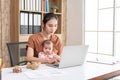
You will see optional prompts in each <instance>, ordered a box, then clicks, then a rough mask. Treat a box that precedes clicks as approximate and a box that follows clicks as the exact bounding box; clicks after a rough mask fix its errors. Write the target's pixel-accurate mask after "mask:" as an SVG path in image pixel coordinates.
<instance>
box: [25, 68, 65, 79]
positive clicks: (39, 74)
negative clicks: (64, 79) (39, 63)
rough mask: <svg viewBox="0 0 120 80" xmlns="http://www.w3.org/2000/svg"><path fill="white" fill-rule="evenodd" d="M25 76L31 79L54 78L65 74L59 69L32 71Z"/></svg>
mask: <svg viewBox="0 0 120 80" xmlns="http://www.w3.org/2000/svg"><path fill="white" fill-rule="evenodd" d="M24 74H25V75H26V76H27V77H29V78H46V77H52V76H63V75H65V72H62V71H60V70H58V69H45V70H40V69H39V70H30V71H26V72H24Z"/></svg>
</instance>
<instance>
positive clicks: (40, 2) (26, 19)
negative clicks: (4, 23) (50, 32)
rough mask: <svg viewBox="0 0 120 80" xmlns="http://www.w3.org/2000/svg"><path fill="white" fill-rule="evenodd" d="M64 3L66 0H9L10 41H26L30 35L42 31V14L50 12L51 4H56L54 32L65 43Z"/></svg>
mask: <svg viewBox="0 0 120 80" xmlns="http://www.w3.org/2000/svg"><path fill="white" fill-rule="evenodd" d="M66 4H67V1H66V0H11V12H10V13H11V16H10V17H11V18H10V19H11V22H10V23H11V26H10V31H11V33H10V34H11V36H10V37H11V41H13V42H14V41H27V40H28V38H29V36H30V35H32V34H35V33H38V32H40V31H42V26H43V24H42V20H43V17H44V15H45V14H46V13H48V12H52V9H51V6H53V5H56V6H57V7H58V10H57V12H56V13H55V14H56V15H57V16H58V17H59V21H58V29H57V31H56V32H55V34H56V35H58V36H59V37H60V38H61V39H62V41H63V44H64V45H65V41H66V39H65V37H66V32H65V30H66Z"/></svg>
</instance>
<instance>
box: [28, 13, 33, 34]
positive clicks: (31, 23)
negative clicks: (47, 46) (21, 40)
mask: <svg viewBox="0 0 120 80" xmlns="http://www.w3.org/2000/svg"><path fill="white" fill-rule="evenodd" d="M32 30H33V13H29V26H28V33H29V34H32V32H33V31H32Z"/></svg>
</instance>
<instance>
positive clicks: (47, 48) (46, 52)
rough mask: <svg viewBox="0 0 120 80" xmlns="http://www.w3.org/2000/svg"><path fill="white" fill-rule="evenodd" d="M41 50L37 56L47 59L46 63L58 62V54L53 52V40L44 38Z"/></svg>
mask: <svg viewBox="0 0 120 80" xmlns="http://www.w3.org/2000/svg"><path fill="white" fill-rule="evenodd" d="M42 46H43V52H40V53H39V54H38V57H39V58H46V59H48V63H54V62H59V60H60V56H58V55H57V54H55V53H54V52H53V42H52V41H51V40H45V41H44V42H43V44H42Z"/></svg>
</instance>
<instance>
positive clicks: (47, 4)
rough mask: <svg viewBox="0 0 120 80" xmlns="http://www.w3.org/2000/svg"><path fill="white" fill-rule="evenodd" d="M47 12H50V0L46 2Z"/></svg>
mask: <svg viewBox="0 0 120 80" xmlns="http://www.w3.org/2000/svg"><path fill="white" fill-rule="evenodd" d="M46 12H49V0H46Z"/></svg>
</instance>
